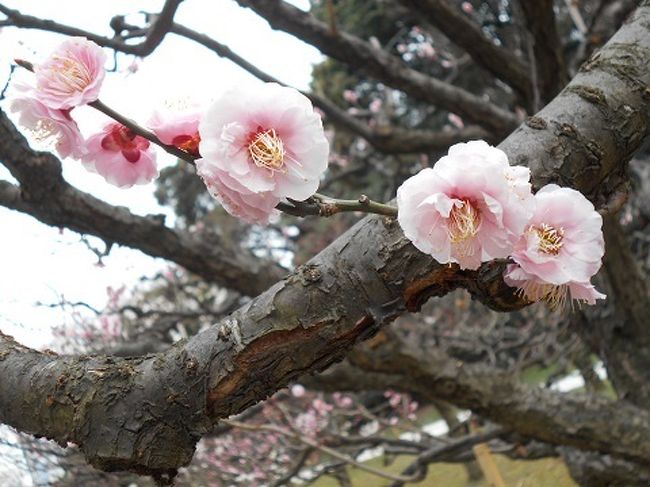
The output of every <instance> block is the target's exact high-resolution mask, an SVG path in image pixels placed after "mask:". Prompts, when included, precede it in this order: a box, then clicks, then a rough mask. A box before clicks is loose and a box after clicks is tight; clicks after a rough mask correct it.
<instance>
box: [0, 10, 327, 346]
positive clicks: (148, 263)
mask: <svg viewBox="0 0 650 487" xmlns="http://www.w3.org/2000/svg"><path fill="white" fill-rule="evenodd" d="M3 3H4V4H5V5H7V6H9V7H12V8H17V9H19V10H21V11H22V12H24V13H29V14H32V15H35V16H39V17H45V18H51V19H54V20H56V21H59V22H62V23H66V24H70V25H75V26H78V27H81V28H84V29H86V30H90V31H94V32H97V33H101V34H105V35H111V34H112V31H111V30H110V28H109V26H108V22H109V20H110V18H111V17H112V16H113V15H115V14H118V13H119V14H126V13H133V14H136V15H137V13H138V12H139V11H150V12H156V11H159V10H160V8H161V7H162V4H163V2H162V1H154V0H142V1H133V0H112V1H110V2H109V1H92V2H89V1H82V0H58V1H51V0H32V1H26V0H7V1H4V2H3ZM292 3H294V4H295V5H297V6H299V7H300V8H305V9H306V8H307V6H308V1H307V0H293V1H292ZM176 20H177V21H178V22H180V23H183V24H185V25H186V26H188V27H190V28H192V29H195V30H198V31H200V32H204V33H207V34H209V35H211V36H213V37H214V38H215V39H217V40H218V41H220V42H223V43H225V44H227V45H228V46H230V47H231V48H232V49H233V50H234V51H235V52H237V53H238V54H240V55H241V56H243V57H244V58H246V59H248V60H249V61H251V62H253V63H255V64H256V65H257V66H259V67H260V68H262V69H264V70H266V71H267V72H268V73H270V74H272V75H274V76H276V77H278V78H279V79H281V80H283V81H285V82H287V83H289V84H290V85H293V86H295V87H297V88H307V87H308V84H309V80H310V77H311V66H312V64H314V63H316V62H318V61H320V59H321V56H320V54H319V53H318V51H316V50H315V49H314V48H311V47H309V46H307V45H306V44H304V43H302V42H300V41H298V40H296V39H295V38H293V37H291V36H288V35H286V34H282V33H279V32H274V31H272V30H271V29H270V27H269V26H268V24H267V23H266V22H264V21H263V20H262V19H260V18H259V17H257V16H256V15H255V14H253V13H252V12H250V11H248V10H247V9H242V8H240V7H239V6H237V5H236V4H235V2H234V1H232V0H212V1H200V0H185V2H183V4H182V5H181V7H180V8H179V11H178V13H177V16H176ZM63 39H64V37H63V36H60V35H57V34H51V33H45V32H40V31H36V30H31V31H28V30H22V29H21V30H19V29H14V28H4V29H2V30H0V85H4V82H5V80H6V79H7V76H8V74H9V65H10V62H11V60H12V59H13V58H14V57H23V58H26V59H33V60H36V61H38V60H39V59H40V58H42V57H45V56H47V55H48V54H49V52H50V51H51V50H52V48H53V46H55V45H56V44H57V43H59V42H61V41H62V40H63ZM107 52H109V53H110V51H107ZM109 59H112V56H109ZM118 59H119V67H120V68H121V72H118V73H109V75H108V76H107V79H106V82H105V84H104V88H103V91H102V93H101V98H102V100H103V101H104V102H106V103H108V104H109V105H110V106H112V107H113V108H115V109H117V110H118V111H121V112H123V113H124V114H125V115H128V116H130V117H132V118H135V119H136V120H139V121H141V122H144V121H146V119H147V118H148V116H149V113H150V111H151V110H152V109H153V108H155V107H156V106H159V105H161V104H164V103H165V102H173V101H176V100H179V99H183V98H187V97H191V98H193V99H196V100H197V101H199V102H203V103H205V102H208V101H209V100H211V99H214V98H216V97H217V96H219V94H220V93H221V92H222V91H224V90H225V89H227V88H228V87H230V86H232V85H235V84H237V85H241V84H243V83H247V84H250V85H251V86H252V87H254V85H255V84H256V83H257V81H256V80H255V79H254V78H253V77H252V76H250V75H248V74H247V73H246V72H244V71H243V70H242V69H240V68H239V67H237V66H235V65H234V64H232V63H231V62H229V61H227V60H223V59H220V58H219V57H218V56H216V55H215V54H214V53H212V52H210V51H208V50H207V49H204V48H203V47H201V46H199V45H197V44H194V43H191V42H190V41H187V40H185V39H181V38H179V37H176V36H174V35H171V34H170V35H169V36H167V37H166V39H165V40H164V42H163V44H162V45H161V46H160V47H159V48H158V49H157V50H156V51H155V52H154V54H152V55H151V56H149V57H147V58H146V59H144V60H142V61H140V60H138V64H139V69H138V70H137V72H136V73H135V74H130V73H127V71H126V68H127V67H128V66H129V65H130V64H131V62H132V60H133V57H132V56H125V55H120V56H119V57H118ZM109 64H111V63H109ZM109 67H110V66H109ZM253 89H254V88H253ZM2 107H3V109H7V103H6V102H4V104H3V105H2ZM75 116H76V118H78V120H79V122H80V126H81V129H82V131H83V132H88V131H89V130H90V131H92V130H93V129H94V128H95V127H96V126H97V125H99V124H101V123H102V122H103V120H104V119H102V118H100V117H101V116H98V115H97V114H96V113H95V112H94V111H93V110H92V109H90V108H81V109H78V110H77V111H76V112H75ZM159 162H160V165H161V166H162V165H165V164H171V163H173V162H174V161H173V159H172V158H171V157H170V156H167V155H166V154H163V153H162V151H160V152H159ZM64 176H65V178H66V179H67V180H68V181H70V182H71V183H72V184H74V185H75V186H77V187H78V188H80V189H82V190H84V191H87V192H89V193H92V194H93V195H95V196H97V197H99V198H101V199H104V200H105V201H108V202H109V203H111V204H117V205H123V206H126V207H128V208H130V209H131V211H133V212H135V213H138V214H147V213H167V214H168V215H170V216H171V213H170V212H169V210H167V209H164V208H161V207H159V206H158V205H157V203H156V201H155V199H154V197H153V194H152V193H153V189H154V185H153V184H152V185H148V186H139V187H136V188H132V189H128V190H121V189H118V188H115V187H112V186H109V185H108V184H107V183H105V182H104V181H103V179H101V178H100V177H99V176H97V175H95V174H90V173H88V172H86V171H85V170H84V169H83V168H82V167H81V166H80V164H79V163H78V162H76V161H73V160H66V161H64ZM0 179H6V180H11V177H10V176H9V174H8V172H7V171H6V170H5V169H4V168H2V166H0ZM169 221H171V220H169V219H168V222H169ZM0 224H1V226H0V330H2V331H3V332H4V333H10V334H13V335H14V336H15V337H16V338H17V339H19V340H20V341H22V342H23V343H25V344H26V345H29V346H33V347H44V346H47V343H48V341H49V340H50V338H51V335H50V333H49V329H50V327H51V326H52V325H56V324H60V323H62V322H63V321H64V320H66V317H65V315H64V314H63V313H61V312H60V311H58V310H52V309H47V308H43V307H36V306H35V303H36V302H37V301H40V302H46V303H52V302H58V301H59V299H60V297H61V296H65V298H66V299H68V300H70V301H84V302H87V303H89V304H91V305H93V306H96V307H102V306H103V305H104V303H105V301H106V288H107V287H108V286H112V287H120V286H121V285H122V284H127V285H128V284H130V283H134V282H135V281H136V280H137V278H138V277H139V276H141V275H143V274H153V273H154V272H155V271H156V270H157V269H160V268H161V267H163V266H164V265H165V263H164V262H163V261H162V260H160V259H152V258H149V257H146V256H144V255H143V254H141V253H140V252H138V251H133V250H130V249H127V248H122V247H116V248H114V249H113V251H112V252H111V254H110V256H109V257H108V258H106V259H104V263H105V267H103V268H100V267H98V266H97V265H96V262H97V259H96V257H95V255H94V254H92V253H91V252H90V251H89V250H87V249H86V247H85V246H84V245H83V244H81V243H79V236H78V235H77V234H76V233H73V232H71V231H68V230H63V231H59V230H58V229H55V228H51V227H48V226H46V225H44V224H42V223H40V222H38V221H37V220H35V219H33V218H31V217H29V216H26V215H23V214H20V213H17V212H13V211H10V210H7V209H5V208H2V207H0ZM101 245H102V244H100V246H101Z"/></svg>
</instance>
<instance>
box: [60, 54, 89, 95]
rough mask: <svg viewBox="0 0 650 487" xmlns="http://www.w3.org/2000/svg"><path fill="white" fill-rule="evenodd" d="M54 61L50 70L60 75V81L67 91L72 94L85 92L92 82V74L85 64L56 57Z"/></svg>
mask: <svg viewBox="0 0 650 487" xmlns="http://www.w3.org/2000/svg"><path fill="white" fill-rule="evenodd" d="M54 61H55V62H54V63H53V65H52V66H51V67H50V68H49V69H50V70H52V71H53V72H54V73H56V74H57V75H58V76H57V78H58V81H60V82H61V83H62V84H63V86H64V87H65V88H66V91H68V92H70V93H74V92H79V91H83V90H84V89H86V87H87V86H88V85H89V84H90V83H91V82H92V80H93V77H92V74H91V73H90V71H89V70H88V67H87V66H86V65H84V64H83V63H80V62H79V61H76V60H74V59H70V58H67V57H62V56H56V57H54Z"/></svg>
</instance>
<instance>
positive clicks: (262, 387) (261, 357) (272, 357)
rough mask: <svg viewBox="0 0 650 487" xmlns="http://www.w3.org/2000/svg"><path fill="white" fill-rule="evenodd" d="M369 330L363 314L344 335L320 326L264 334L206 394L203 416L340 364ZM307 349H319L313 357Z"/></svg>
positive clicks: (218, 414)
mask: <svg viewBox="0 0 650 487" xmlns="http://www.w3.org/2000/svg"><path fill="white" fill-rule="evenodd" d="M374 331H375V320H374V319H373V318H372V316H369V315H366V316H363V317H362V318H360V319H359V320H357V321H356V322H355V324H354V326H353V327H352V328H351V329H350V330H347V331H345V330H340V332H339V330H336V323H331V322H321V323H316V324H314V325H312V326H310V327H308V328H301V327H299V328H294V329H292V330H280V331H274V332H271V333H268V334H266V335H264V336H262V337H260V338H258V339H257V340H255V341H254V342H252V343H250V344H249V345H248V346H247V347H246V349H244V350H243V351H242V352H241V353H240V354H239V355H237V356H236V357H235V358H234V359H233V370H232V372H230V373H229V374H228V375H227V376H226V377H225V378H223V379H222V380H221V381H220V382H219V383H218V384H216V386H214V387H213V388H212V389H211V390H210V391H209V392H208V399H207V407H208V411H209V412H210V414H211V415H212V416H213V417H214V418H223V417H227V416H229V415H231V414H234V413H236V412H237V411H241V410H243V409H244V408H245V407H247V406H250V405H251V404H252V403H253V402H256V401H258V400H260V399H262V396H268V395H269V394H271V393H272V392H274V391H275V390H277V389H278V388H279V387H280V386H281V385H284V384H287V383H288V382H289V381H290V380H291V379H293V378H294V377H296V376H298V375H300V374H301V373H303V372H305V371H307V370H313V369H314V368H319V369H322V368H325V367H327V366H329V365H330V364H331V363H333V362H334V361H337V360H341V359H342V358H343V356H344V353H345V352H346V351H347V350H348V349H349V348H350V347H352V345H354V344H355V343H356V342H357V340H360V339H362V338H368V337H369V336H370V335H372V334H373V333H374ZM337 332H339V333H337ZM332 334H334V336H331V335H332ZM325 342H326V343H327V346H326V348H325V350H323V348H322V345H323V343H325ZM311 350H319V352H318V355H315V354H313V353H310V351H311ZM282 357H284V359H283V358H282ZM249 390H254V391H255V393H254V394H250V392H249Z"/></svg>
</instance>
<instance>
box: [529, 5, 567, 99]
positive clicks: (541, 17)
mask: <svg viewBox="0 0 650 487" xmlns="http://www.w3.org/2000/svg"><path fill="white" fill-rule="evenodd" d="M519 5H520V7H521V10H522V11H523V13H524V17H525V20H526V27H527V28H528V30H529V32H530V33H531V34H532V42H533V53H534V56H535V59H534V60H533V61H534V63H535V73H536V79H537V83H538V89H539V93H540V95H541V100H542V103H544V104H545V103H548V102H549V101H550V100H552V99H553V97H554V96H555V95H557V94H558V93H559V91H560V90H561V89H562V88H563V87H564V86H565V85H566V84H567V82H568V81H569V75H568V72H567V68H566V64H565V62H564V57H563V55H562V44H561V42H560V37H559V35H558V33H557V28H556V26H555V14H554V13H553V0H536V1H534V2H529V1H525V0H524V1H520V2H519Z"/></svg>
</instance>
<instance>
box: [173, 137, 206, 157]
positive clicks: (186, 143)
mask: <svg viewBox="0 0 650 487" xmlns="http://www.w3.org/2000/svg"><path fill="white" fill-rule="evenodd" d="M200 142H201V137H200V135H199V133H198V132H197V133H196V134H194V135H177V136H176V137H174V139H173V140H172V145H175V146H176V147H178V148H179V149H182V150H184V151H185V152H188V153H189V154H192V155H193V156H197V157H198V156H199V143H200Z"/></svg>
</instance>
